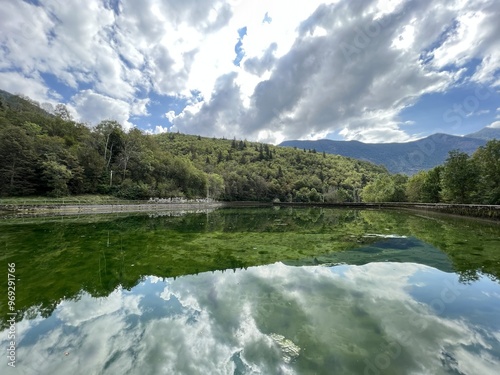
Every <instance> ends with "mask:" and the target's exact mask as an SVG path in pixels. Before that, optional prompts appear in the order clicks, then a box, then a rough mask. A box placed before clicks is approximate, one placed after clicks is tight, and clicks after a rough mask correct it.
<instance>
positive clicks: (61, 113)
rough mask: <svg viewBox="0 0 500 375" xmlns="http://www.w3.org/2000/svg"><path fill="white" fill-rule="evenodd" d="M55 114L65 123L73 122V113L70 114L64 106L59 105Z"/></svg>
mask: <svg viewBox="0 0 500 375" xmlns="http://www.w3.org/2000/svg"><path fill="white" fill-rule="evenodd" d="M54 114H55V115H56V117H59V118H60V119H61V120H64V121H72V120H73V118H72V117H71V113H69V111H68V108H67V107H66V106H65V105H64V104H57V105H56V108H55V109H54Z"/></svg>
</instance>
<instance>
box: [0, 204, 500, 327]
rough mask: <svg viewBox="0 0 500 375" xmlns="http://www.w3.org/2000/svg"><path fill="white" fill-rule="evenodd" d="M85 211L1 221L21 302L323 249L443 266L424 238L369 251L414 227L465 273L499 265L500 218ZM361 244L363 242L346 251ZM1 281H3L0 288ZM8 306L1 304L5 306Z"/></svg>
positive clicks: (348, 257)
mask: <svg viewBox="0 0 500 375" xmlns="http://www.w3.org/2000/svg"><path fill="white" fill-rule="evenodd" d="M84 220H85V221H83V222H82V221H81V220H78V221H74V220H73V221H71V220H58V221H49V222H39V221H35V222H30V223H25V224H23V223H22V222H15V223H13V224H7V223H5V224H2V225H1V230H0V246H1V247H2V249H5V251H3V255H2V256H1V258H2V260H3V261H4V262H15V263H16V269H17V271H16V276H17V277H18V278H19V281H18V283H17V295H16V308H17V309H19V310H20V311H23V312H26V311H32V312H33V313H36V312H38V311H40V312H41V313H42V314H43V315H44V316H47V315H48V314H50V313H51V312H52V311H53V309H54V308H55V306H57V304H58V303H59V302H60V301H61V300H62V299H63V298H66V299H67V298H71V297H74V298H77V296H78V295H79V294H80V293H81V291H82V290H84V291H87V292H89V293H90V294H91V295H93V296H106V295H108V294H109V293H110V292H112V291H113V290H115V289H116V287H117V286H119V285H121V286H123V287H124V288H126V289H130V288H132V287H133V286H135V285H136V284H137V283H138V282H139V281H140V280H141V279H143V278H144V277H145V276H148V275H154V276H158V277H163V278H165V277H177V276H182V275H188V274H196V273H200V272H206V271H215V270H226V269H237V268H246V267H251V266H256V265H262V264H269V263H274V262H276V261H287V262H291V261H293V260H298V259H307V258H310V259H314V258H315V257H316V258H317V259H322V257H323V256H326V255H327V254H334V257H333V258H332V259H330V260H328V261H327V260H325V261H327V262H345V263H352V264H361V263H363V262H364V263H367V262H372V261H380V260H382V259H381V258H383V257H388V256H390V257H392V258H394V257H400V258H401V261H413V262H417V263H423V264H429V265H431V266H433V267H435V268H440V269H442V270H447V269H449V263H447V261H446V260H443V259H442V254H440V253H439V251H437V250H436V249H433V250H432V251H430V250H429V248H428V249H427V250H426V251H429V252H428V253H425V251H424V252H423V253H422V254H417V253H415V251H417V250H418V248H419V246H420V245H415V246H413V250H411V249H409V250H411V251H407V252H406V253H405V252H404V250H403V249H401V250H400V251H399V253H398V252H393V253H390V254H389V252H390V251H392V250H391V249H390V246H387V247H386V248H385V249H384V250H383V251H382V254H381V255H380V257H381V258H380V259H379V258H378V255H374V254H375V253H377V251H376V250H377V247H378V248H379V249H380V246H381V245H380V244H381V242H380V238H374V237H372V238H367V237H365V235H366V234H367V233H381V234H398V235H406V236H411V235H413V236H415V237H417V238H418V239H420V240H422V241H425V242H427V243H429V244H432V245H434V246H435V247H437V248H439V249H440V250H443V251H444V252H445V253H446V254H447V255H448V257H450V259H451V262H452V264H453V268H454V269H455V270H457V271H459V272H460V274H461V275H462V277H463V279H473V278H474V275H476V272H478V271H481V272H484V273H486V274H488V275H490V276H491V277H492V278H498V276H499V275H500V272H499V271H498V270H499V268H500V263H498V257H499V256H500V255H498V254H496V253H495V252H494V251H493V249H494V248H498V244H499V242H498V237H499V232H500V230H499V228H498V227H491V226H487V225H484V224H483V223H481V224H477V223H476V222H471V221H467V220H461V221H460V220H459V221H456V220H440V221H436V220H429V219H426V218H421V217H417V216H410V215H408V214H404V213H398V212H395V211H391V212H381V211H358V210H332V209H315V208H308V209H292V208H287V209H278V210H277V209H272V208H266V209H222V210H218V211H215V212H211V213H203V214H187V215H185V216H180V217H168V216H164V217H148V216H147V215H130V216H125V217H116V216H110V217H109V218H107V219H106V220H103V219H100V220H95V219H94V218H93V217H88V218H85V219H84ZM476 226H477V228H476ZM376 242H377V243H378V244H377V243H376ZM392 244H394V242H392ZM469 244H472V245H469ZM495 246H496V247H495ZM359 247H361V249H360V250H359V251H358V250H353V251H351V252H349V251H347V250H349V249H355V248H359ZM420 247H422V246H420ZM369 249H372V250H373V249H374V250H373V251H369ZM420 250H422V249H420ZM422 251H423V250H422ZM329 256H330V257H331V256H332V255H329ZM440 256H441V257H440ZM356 257H357V258H356ZM355 258H356V259H355ZM325 259H326V258H325ZM335 259H337V260H335ZM412 259H413V260H412ZM419 259H420V260H419ZM392 260H393V261H394V259H392ZM426 262H427V263H426ZM2 272H5V270H3V271H2ZM471 275H472V276H471ZM5 287H6V286H5V285H2V286H0V293H4V295H5V294H6V291H5V289H4V288H5ZM5 308H6V307H4V305H2V306H1V310H2V311H1V313H2V316H6V315H5V314H4V312H5V311H4V309H5ZM21 315H22V314H20V315H19V318H21V317H22V316H21Z"/></svg>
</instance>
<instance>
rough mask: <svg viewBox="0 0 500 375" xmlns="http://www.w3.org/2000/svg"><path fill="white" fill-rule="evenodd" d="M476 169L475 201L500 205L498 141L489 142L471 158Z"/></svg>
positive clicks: (499, 147) (499, 145)
mask: <svg viewBox="0 0 500 375" xmlns="http://www.w3.org/2000/svg"><path fill="white" fill-rule="evenodd" d="M472 159H473V162H474V165H475V166H477V168H478V174H479V179H478V184H477V194H476V195H477V200H478V201H479V202H480V203H485V204H500V140H496V139H494V140H491V141H489V142H488V143H487V144H486V145H485V146H483V147H480V148H479V149H478V150H477V151H476V152H475V153H474V155H473V157H472Z"/></svg>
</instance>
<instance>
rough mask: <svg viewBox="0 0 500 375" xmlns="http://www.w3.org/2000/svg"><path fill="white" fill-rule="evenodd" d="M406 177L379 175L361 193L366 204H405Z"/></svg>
mask: <svg viewBox="0 0 500 375" xmlns="http://www.w3.org/2000/svg"><path fill="white" fill-rule="evenodd" d="M407 178H408V177H406V176H403V175H394V176H389V175H379V176H377V177H376V178H375V179H374V180H373V181H372V182H370V183H369V184H367V185H366V186H365V187H364V188H363V190H362V191H361V198H362V199H363V201H364V202H404V201H405V200H406V196H405V191H404V189H405V184H406V181H407Z"/></svg>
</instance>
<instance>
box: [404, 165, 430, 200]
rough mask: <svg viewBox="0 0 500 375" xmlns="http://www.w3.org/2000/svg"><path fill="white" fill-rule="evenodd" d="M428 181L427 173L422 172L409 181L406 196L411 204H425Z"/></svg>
mask: <svg viewBox="0 0 500 375" xmlns="http://www.w3.org/2000/svg"><path fill="white" fill-rule="evenodd" d="M426 179H427V172H425V171H421V172H419V173H417V174H415V175H413V176H411V177H410V178H409V179H408V182H407V183H406V196H407V197H408V200H409V201H410V202H423V201H424V198H423V187H424V184H425V181H426Z"/></svg>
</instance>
